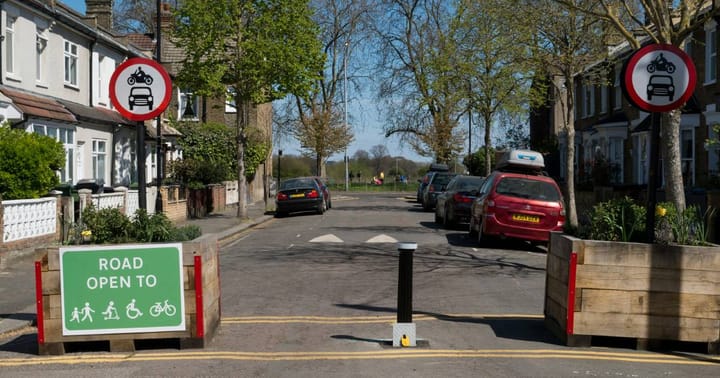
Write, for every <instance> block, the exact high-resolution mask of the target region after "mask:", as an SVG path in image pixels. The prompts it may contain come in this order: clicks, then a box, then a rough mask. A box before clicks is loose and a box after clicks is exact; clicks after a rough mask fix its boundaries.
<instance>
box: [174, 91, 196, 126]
mask: <svg viewBox="0 0 720 378" xmlns="http://www.w3.org/2000/svg"><path fill="white" fill-rule="evenodd" d="M178 98H179V99H180V101H179V108H178V119H179V120H185V121H188V120H197V119H198V114H199V107H198V98H197V96H196V95H195V94H194V93H193V92H192V91H190V90H187V89H186V90H182V89H181V90H180V94H179V95H178Z"/></svg>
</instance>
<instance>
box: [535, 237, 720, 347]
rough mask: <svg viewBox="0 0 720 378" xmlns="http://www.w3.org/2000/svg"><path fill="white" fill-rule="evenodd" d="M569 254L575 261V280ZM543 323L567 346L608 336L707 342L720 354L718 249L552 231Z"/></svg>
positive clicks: (643, 339) (719, 253) (639, 341)
mask: <svg viewBox="0 0 720 378" xmlns="http://www.w3.org/2000/svg"><path fill="white" fill-rule="evenodd" d="M572 254H575V255H576V256H577V259H576V261H577V266H576V267H575V272H576V274H575V280H574V281H572V282H571V274H570V271H571V269H572V268H573V267H572V266H571V259H570V256H571V255H572ZM573 290H574V293H575V295H574V297H573V298H570V297H569V295H570V293H571V292H573ZM571 303H572V306H571V307H572V310H571V311H568V306H569V305H570V304H571ZM545 324H546V325H547V327H548V328H549V329H550V330H552V331H553V332H554V333H555V334H556V335H557V336H558V337H559V338H560V339H561V340H562V341H563V342H564V343H566V344H568V345H578V344H580V345H582V344H585V343H584V342H578V340H585V341H587V340H589V339H590V338H591V337H592V336H611V337H629V338H636V339H637V340H638V344H645V342H644V341H647V340H660V341H663V340H673V341H691V342H703V343H707V345H708V352H711V353H717V352H718V345H720V247H718V246H711V247H697V246H687V247H686V246H676V245H674V246H667V245H650V244H640V243H622V242H607V241H594V240H581V239H577V238H574V237H570V236H567V235H564V234H562V233H551V237H550V244H549V248H548V254H547V279H546V289H545Z"/></svg>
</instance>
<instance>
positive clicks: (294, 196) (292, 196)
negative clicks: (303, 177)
mask: <svg viewBox="0 0 720 378" xmlns="http://www.w3.org/2000/svg"><path fill="white" fill-rule="evenodd" d="M303 197H305V193H296V194H291V195H290V198H303Z"/></svg>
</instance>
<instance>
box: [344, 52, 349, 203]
mask: <svg viewBox="0 0 720 378" xmlns="http://www.w3.org/2000/svg"><path fill="white" fill-rule="evenodd" d="M348 46H349V44H348V42H347V41H345V52H344V53H343V76H344V84H343V97H344V100H343V103H344V104H345V132H346V133H347V132H348V103H347V101H348V100H347V54H348ZM349 190H350V182H349V180H348V156H347V145H345V191H346V192H347V191H349Z"/></svg>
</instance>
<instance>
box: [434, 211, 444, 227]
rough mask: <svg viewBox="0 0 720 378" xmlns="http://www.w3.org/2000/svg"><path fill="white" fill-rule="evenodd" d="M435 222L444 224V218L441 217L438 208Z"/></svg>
mask: <svg viewBox="0 0 720 378" xmlns="http://www.w3.org/2000/svg"><path fill="white" fill-rule="evenodd" d="M435 223H437V224H439V225H442V224H443V218H442V217H440V214H438V209H437V208H436V209H435Z"/></svg>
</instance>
